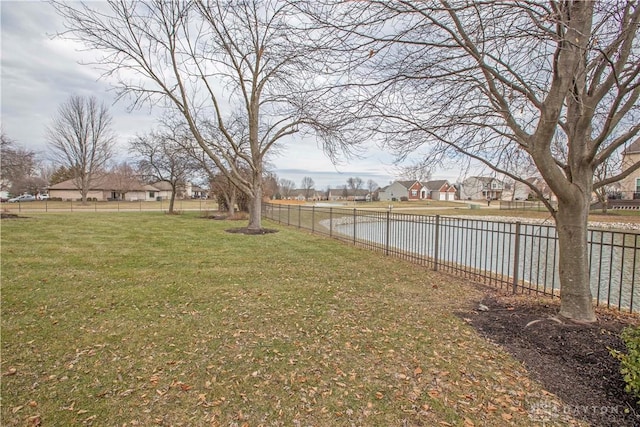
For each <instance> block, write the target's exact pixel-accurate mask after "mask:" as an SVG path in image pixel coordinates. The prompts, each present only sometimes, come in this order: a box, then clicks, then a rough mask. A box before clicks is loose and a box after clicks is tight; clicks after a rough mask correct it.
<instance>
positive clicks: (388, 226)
mask: <svg viewBox="0 0 640 427" xmlns="http://www.w3.org/2000/svg"><path fill="white" fill-rule="evenodd" d="M390 234H391V212H389V211H387V235H386V241H385V244H384V254H385V255H389V244H390V242H389V236H390Z"/></svg>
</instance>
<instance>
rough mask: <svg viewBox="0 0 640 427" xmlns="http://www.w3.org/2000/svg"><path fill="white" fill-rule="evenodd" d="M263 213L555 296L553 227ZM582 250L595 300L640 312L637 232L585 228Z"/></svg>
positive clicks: (339, 213)
mask: <svg viewBox="0 0 640 427" xmlns="http://www.w3.org/2000/svg"><path fill="white" fill-rule="evenodd" d="M263 216H264V217H265V218H268V219H270V220H273V221H276V222H278V223H280V224H286V225H289V226H295V227H298V228H302V229H306V230H310V231H311V232H313V233H318V234H323V235H327V236H329V237H332V238H335V239H339V240H342V241H345V242H349V243H352V244H354V245H356V246H360V247H365V248H368V249H372V250H376V251H381V252H383V253H384V254H385V255H390V256H395V257H398V258H403V259H407V260H410V261H413V262H415V263H418V264H421V265H425V266H426V267H428V268H432V269H433V270H440V271H445V272H450V273H454V274H456V275H459V276H462V277H465V278H468V279H471V280H474V281H478V282H482V283H486V284H489V285H492V286H496V287H500V288H507V289H509V290H511V291H512V292H514V293H525V292H527V293H541V294H545V295H550V296H551V297H552V298H553V297H559V291H560V280H559V277H558V237H557V234H556V229H555V226H553V225H544V224H542V225H541V224H529V223H522V222H516V223H509V222H498V221H486V220H478V219H466V218H461V217H444V216H439V215H435V216H427V215H412V214H399V213H392V212H390V211H386V212H381V211H367V210H359V209H345V208H336V207H330V206H326V207H320V206H291V205H279V204H265V206H264V207H263ZM589 250H590V251H589V254H590V269H591V289H592V293H593V295H594V298H596V300H597V304H598V305H606V306H607V307H611V308H617V309H618V310H624V311H630V312H634V311H635V312H637V311H640V289H639V287H640V286H638V281H639V278H640V272H639V270H640V233H637V232H619V231H610V230H596V229H593V230H589Z"/></svg>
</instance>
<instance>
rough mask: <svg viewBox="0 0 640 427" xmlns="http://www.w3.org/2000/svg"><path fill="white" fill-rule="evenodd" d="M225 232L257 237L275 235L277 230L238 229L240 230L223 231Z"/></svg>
mask: <svg viewBox="0 0 640 427" xmlns="http://www.w3.org/2000/svg"><path fill="white" fill-rule="evenodd" d="M225 231H226V232H227V233H236V234H247V235H250V236H257V235H262V234H271V233H277V232H278V231H279V230H275V229H273V228H259V229H255V228H247V227H240V228H229V229H228V230H225Z"/></svg>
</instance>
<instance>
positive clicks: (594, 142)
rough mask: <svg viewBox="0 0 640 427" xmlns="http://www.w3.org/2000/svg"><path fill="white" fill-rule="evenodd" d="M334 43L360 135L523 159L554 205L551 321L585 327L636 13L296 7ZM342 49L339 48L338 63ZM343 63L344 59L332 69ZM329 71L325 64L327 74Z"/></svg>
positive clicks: (625, 8)
mask: <svg viewBox="0 0 640 427" xmlns="http://www.w3.org/2000/svg"><path fill="white" fill-rule="evenodd" d="M299 7H301V8H302V9H304V10H306V12H308V14H309V16H312V17H313V19H314V20H315V22H316V28H317V29H318V30H320V29H328V30H330V32H331V33H332V34H334V35H335V37H334V38H333V42H332V43H325V44H326V45H327V46H331V48H333V49H334V51H335V52H336V53H337V55H336V56H335V58H336V60H335V61H334V62H333V63H332V66H333V67H334V69H335V68H339V67H343V68H342V69H344V70H345V71H348V73H345V76H349V79H350V80H349V81H346V80H345V86H344V88H343V91H345V92H350V93H352V94H353V96H357V97H358V99H359V100H360V101H361V109H360V110H359V111H358V114H359V115H360V116H361V117H362V118H363V121H362V127H363V128H365V129H370V130H371V131H373V130H375V131H376V132H379V133H380V134H381V135H384V137H385V139H386V144H387V146H389V147H391V148H393V149H395V150H397V152H398V154H400V155H407V153H414V152H416V151H418V150H420V151H421V152H422V154H423V155H424V157H425V158H429V159H431V161H432V162H434V164H435V163H437V162H442V161H443V160H446V159H448V158H451V157H454V158H460V157H459V156H460V155H464V156H466V158H467V159H474V160H475V161H477V162H480V163H482V164H484V165H486V166H488V167H490V168H492V169H493V170H495V171H496V172H498V173H501V174H503V175H505V176H508V177H510V178H512V179H514V180H517V181H520V182H523V183H524V184H525V185H528V184H527V183H526V182H525V181H524V179H523V177H520V176H518V175H517V174H515V173H513V170H514V169H513V166H514V165H515V164H517V163H518V162H519V159H528V160H531V161H532V162H533V163H534V164H535V165H536V167H537V169H538V171H539V172H540V175H541V176H542V177H543V178H544V180H545V181H546V182H547V184H548V185H549V187H550V188H551V190H552V191H553V193H554V194H555V195H556V196H557V198H558V206H557V208H554V206H552V205H551V203H549V202H547V201H546V200H545V199H544V197H543V195H542V194H540V191H539V190H538V189H537V188H534V187H533V186H530V187H531V190H532V191H533V192H535V193H536V194H537V195H538V196H539V197H540V199H541V200H542V201H543V202H544V203H545V204H546V206H547V208H548V209H549V211H550V212H551V214H552V216H553V217H554V218H555V221H556V225H557V230H558V237H559V275H560V282H561V287H562V289H561V293H562V298H561V308H560V315H562V316H564V317H567V318H570V319H574V320H576V321H585V322H592V321H595V320H596V318H595V312H594V309H593V299H592V293H591V289H590V272H589V258H588V244H587V218H588V213H589V205H590V202H591V199H592V194H593V191H594V190H595V189H597V188H599V187H602V186H606V185H607V184H609V183H611V182H614V181H617V180H620V179H622V178H624V177H625V176H628V175H629V174H631V173H632V172H633V171H635V170H637V169H638V168H640V164H635V165H633V167H631V168H629V169H626V170H625V171H623V172H620V173H617V174H614V175H611V176H609V177H607V178H605V179H603V180H600V181H598V180H595V181H594V170H596V169H597V168H598V167H599V166H600V165H602V164H603V163H604V162H606V161H607V159H608V158H609V157H611V156H612V155H613V154H614V153H616V152H619V151H621V150H623V149H624V147H625V146H628V145H629V144H631V143H633V142H634V141H637V140H638V134H639V131H640V111H639V105H638V96H639V95H640V77H639V75H640V45H639V33H638V32H639V30H638V29H639V28H640V22H639V20H640V3H639V1H638V0H631V1H612V2H593V1H563V2H557V1H549V2H542V1H540V2H533V1H510V2H501V1H495V2H482V3H479V2H470V1H469V2H467V1H456V2H454V3H450V2H448V1H447V0H442V1H424V2H423V1H420V2H418V1H384V2H383V1H375V0H369V1H367V0H365V1H358V2H334V1H317V2H313V3H311V2H309V3H302V4H300V5H299ZM345 52H349V56H348V58H347V57H346V55H345ZM341 61H342V62H341ZM325 66H326V65H325Z"/></svg>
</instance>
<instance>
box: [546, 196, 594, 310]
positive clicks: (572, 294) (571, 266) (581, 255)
mask: <svg viewBox="0 0 640 427" xmlns="http://www.w3.org/2000/svg"><path fill="white" fill-rule="evenodd" d="M588 215H589V199H588V197H587V196H583V197H578V198H575V199H573V200H572V201H571V202H567V201H566V200H559V201H558V212H557V215H556V226H557V230H558V240H559V246H560V251H559V253H560V260H559V267H560V284H561V290H560V298H561V299H560V315H561V316H563V317H566V318H569V319H572V320H575V321H578V322H594V321H595V320H596V316H595V311H594V308H593V297H592V295H591V285H590V273H589V248H588V244H587V233H588V231H587V223H588Z"/></svg>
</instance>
